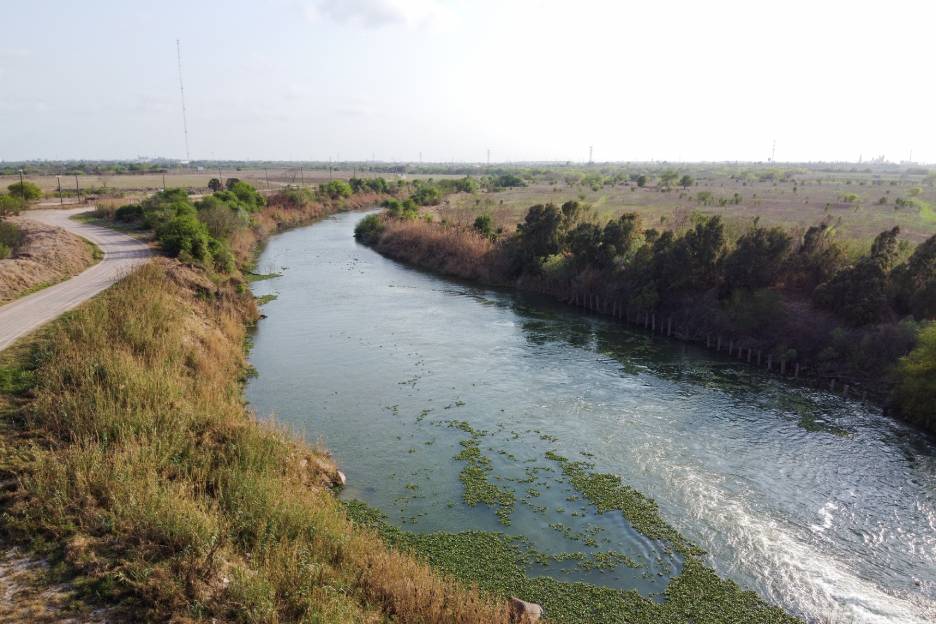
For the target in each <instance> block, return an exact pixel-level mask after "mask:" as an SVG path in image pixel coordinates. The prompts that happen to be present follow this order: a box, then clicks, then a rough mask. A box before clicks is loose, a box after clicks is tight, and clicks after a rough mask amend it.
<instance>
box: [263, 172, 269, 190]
mask: <svg viewBox="0 0 936 624" xmlns="http://www.w3.org/2000/svg"><path fill="white" fill-rule="evenodd" d="M263 174H264V175H265V176H266V181H267V190H268V191H269V190H270V170H269V169H264V170H263Z"/></svg>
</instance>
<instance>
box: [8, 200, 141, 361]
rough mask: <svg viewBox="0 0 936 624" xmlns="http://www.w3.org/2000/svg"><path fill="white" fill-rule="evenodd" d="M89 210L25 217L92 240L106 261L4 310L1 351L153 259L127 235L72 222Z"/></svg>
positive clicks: (42, 212) (41, 212)
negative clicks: (72, 218)
mask: <svg viewBox="0 0 936 624" xmlns="http://www.w3.org/2000/svg"><path fill="white" fill-rule="evenodd" d="M88 210H90V208H88V207H87V206H82V207H81V208H71V209H68V210H31V211H29V212H27V213H24V214H23V216H24V217H26V218H29V219H33V220H35V221H41V222H42V223H46V224H48V225H56V226H58V227H61V228H64V229H66V230H68V231H69V232H72V233H73V234H77V235H78V236H81V237H83V238H86V239H88V240H89V241H91V242H92V243H94V244H96V245H97V246H98V247H100V248H101V250H102V251H103V252H104V259H103V260H101V261H100V262H98V263H97V264H95V265H94V266H93V267H91V268H90V269H86V270H85V271H83V272H82V273H79V274H78V275H76V276H75V277H73V278H71V279H69V280H66V281H64V282H61V283H60V284H56V285H55V286H50V287H48V288H44V289H43V290H40V291H39V292H35V293H33V294H31V295H29V296H26V297H23V298H21V299H17V300H15V301H11V302H10V303H8V304H6V305H4V306H2V307H0V351H2V350H3V349H5V348H7V347H8V346H10V345H11V344H13V342H15V341H16V339H17V338H20V337H21V336H25V335H26V334H28V333H30V332H31V331H33V330H35V329H36V328H38V327H40V326H41V325H44V324H45V323H48V322H49V321H51V320H52V319H54V318H56V317H58V316H59V315H60V314H62V313H63V312H66V311H67V310H70V309H72V308H74V307H76V306H78V305H80V304H81V303H83V302H84V301H87V300H88V299H90V298H91V297H93V296H94V295H96V294H98V293H99V292H101V291H102V290H104V289H106V288H107V287H109V286H110V285H111V284H113V283H114V282H116V281H117V280H118V279H120V278H121V277H123V276H124V275H126V274H127V273H128V272H129V271H130V269H132V268H133V267H134V266H137V265H139V264H141V263H142V262H144V261H145V260H146V258H147V257H149V255H150V253H151V252H150V249H149V248H148V247H147V246H146V245H144V244H143V243H141V242H140V241H138V240H136V239H134V238H131V237H129V236H127V235H126V234H121V233H120V232H116V231H114V230H111V229H108V228H103V227H99V226H96V225H88V224H85V223H79V222H77V221H72V220H71V219H69V217H71V216H73V215H76V214H80V213H82V212H87V211H88Z"/></svg>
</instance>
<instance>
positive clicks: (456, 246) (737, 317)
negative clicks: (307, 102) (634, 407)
mask: <svg viewBox="0 0 936 624" xmlns="http://www.w3.org/2000/svg"><path fill="white" fill-rule="evenodd" d="M359 238H360V240H361V241H362V242H364V243H366V244H369V245H371V246H372V247H373V248H374V249H375V250H376V251H378V252H379V253H381V254H383V255H385V256H387V257H390V258H393V259H395V260H398V261H400V262H404V263H406V264H409V265H412V266H415V267H419V268H422V269H426V270H430V271H434V272H438V273H441V274H443V275H449V276H454V277H458V278H460V279H467V280H474V281H477V282H479V283H483V284H488V285H494V286H500V287H507V288H516V289H519V290H524V291H528V292H534V293H538V294H543V295H547V296H550V297H552V298H554V299H557V300H559V301H562V302H564V303H568V304H572V305H575V306H577V307H581V308H584V309H586V310H588V311H589V312H592V313H597V314H602V315H606V316H610V317H612V318H614V319H616V320H618V321H620V322H623V323H628V324H631V325H634V326H637V327H641V328H645V329H646V330H648V331H650V332H652V333H656V334H661V335H665V336H669V337H673V338H676V339H679V340H683V341H687V342H692V343H695V344H698V345H704V346H705V347H706V348H709V349H711V350H713V351H716V352H722V353H725V354H726V355H728V356H729V357H732V358H736V359H738V360H739V361H741V362H744V363H746V364H749V365H751V366H756V367H760V368H763V369H765V370H768V371H770V372H772V373H774V374H777V375H780V376H783V377H787V378H790V379H792V380H796V381H797V382H798V383H803V384H808V385H810V386H812V387H815V388H817V389H821V390H826V391H830V392H835V393H839V394H841V395H843V396H844V397H846V398H848V397H850V398H858V399H862V400H868V401H873V402H875V403H877V404H879V405H884V406H887V407H888V409H892V411H893V412H894V414H895V415H899V416H902V417H904V418H906V419H907V420H909V421H911V422H914V423H915V424H917V425H919V426H921V427H922V428H924V429H927V430H929V431H933V430H934V427H936V421H934V420H933V419H932V417H931V416H930V415H927V414H926V413H925V410H920V409H918V408H916V407H915V406H917V405H919V404H920V402H921V400H920V392H922V391H923V389H924V387H925V386H924V384H922V383H918V382H916V381H915V380H914V381H913V384H914V385H913V388H914V392H913V394H912V396H910V395H909V394H908V395H907V396H895V388H896V389H898V390H901V389H903V388H905V387H907V386H910V385H911V384H910V383H907V382H906V378H905V377H902V376H901V375H902V372H903V369H898V367H897V364H898V362H899V361H900V360H901V358H903V357H905V356H906V355H907V354H908V353H910V351H911V350H912V349H913V348H914V346H915V345H916V344H917V336H918V334H919V332H920V331H921V328H925V327H926V323H925V322H920V321H913V320H912V319H904V320H901V321H899V322H898V321H893V322H886V323H880V324H876V325H870V326H865V327H857V328H856V327H850V326H847V325H845V324H843V323H842V322H840V321H839V320H838V319H836V318H835V317H834V316H833V315H832V314H830V313H828V312H826V311H823V310H819V309H817V308H816V307H815V306H813V305H811V304H810V303H809V301H807V300H802V299H798V298H795V297H792V296H790V295H788V294H786V293H783V292H780V291H768V290H766V289H765V290H762V291H759V292H756V293H753V294H752V295H750V296H749V298H748V299H746V300H739V301H735V300H733V299H732V300H729V301H728V302H722V301H720V300H719V298H718V296H717V292H716V291H717V289H710V290H709V291H707V292H701V293H699V294H697V295H695V296H683V297H679V298H675V299H671V300H667V301H662V302H660V301H656V300H655V299H654V298H652V297H651V299H649V300H644V299H642V298H641V296H643V295H641V296H638V297H637V298H633V297H632V296H631V295H633V294H634V293H628V292H627V291H626V289H625V290H624V291H622V290H621V287H620V285H618V284H615V283H613V280H611V277H610V276H609V275H608V274H607V273H605V272H602V271H598V270H593V269H590V268H586V269H584V270H580V269H577V268H576V267H575V266H573V265H572V263H571V262H568V261H567V262H562V261H560V260H556V258H553V260H555V261H554V262H552V263H547V265H546V266H544V267H543V269H542V270H541V271H539V272H532V273H531V272H526V271H518V270H517V266H516V264H517V257H518V251H517V249H515V247H516V245H517V243H516V241H515V240H513V239H499V240H497V241H496V242H495V241H494V240H492V237H491V236H487V235H483V234H481V233H479V232H478V231H476V229H473V228H464V227H458V226H451V225H447V224H444V223H435V222H432V221H425V220H422V219H413V220H406V219H394V218H388V217H387V216H386V215H383V216H375V217H373V218H372V219H371V220H370V221H369V222H368V224H366V225H365V227H364V229H363V230H362V231H360V232H359ZM638 294H640V293H638ZM898 408H903V409H898Z"/></svg>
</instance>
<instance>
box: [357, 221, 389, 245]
mask: <svg viewBox="0 0 936 624" xmlns="http://www.w3.org/2000/svg"><path fill="white" fill-rule="evenodd" d="M383 231H384V222H383V219H381V218H380V215H377V214H369V215H367V216H366V217H364V218H363V219H361V220H360V221H359V222H358V224H357V225H356V226H355V227H354V238H356V239H357V240H359V241H361V242H362V243H364V244H366V245H373V244H374V243H376V242H377V240H378V239H379V238H380V235H381V234H382V233H383Z"/></svg>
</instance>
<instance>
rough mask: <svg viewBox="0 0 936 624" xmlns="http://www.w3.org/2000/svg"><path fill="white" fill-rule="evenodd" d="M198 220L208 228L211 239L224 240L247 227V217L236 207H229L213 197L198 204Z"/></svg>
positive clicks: (245, 213) (244, 212)
mask: <svg viewBox="0 0 936 624" xmlns="http://www.w3.org/2000/svg"><path fill="white" fill-rule="evenodd" d="M198 220H199V221H201V222H202V223H204V224H205V225H206V226H207V227H208V233H209V234H211V235H212V236H213V237H215V238H218V239H222V240H226V239H228V238H230V236H231V235H232V234H233V233H234V232H236V231H237V230H239V229H240V228H242V227H244V226H246V225H247V223H248V221H249V216H248V215H247V212H246V211H245V210H243V209H241V208H240V207H238V205H234V206H231V205H229V204H228V203H226V202H224V201H222V200H220V199H219V198H217V197H215V196H211V197H206V198H205V199H203V200H202V201H200V202H198Z"/></svg>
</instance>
